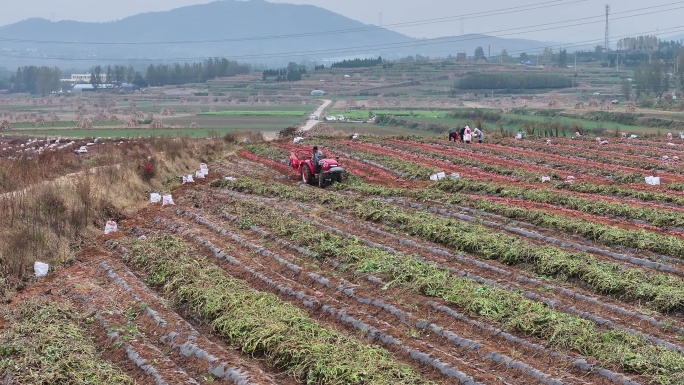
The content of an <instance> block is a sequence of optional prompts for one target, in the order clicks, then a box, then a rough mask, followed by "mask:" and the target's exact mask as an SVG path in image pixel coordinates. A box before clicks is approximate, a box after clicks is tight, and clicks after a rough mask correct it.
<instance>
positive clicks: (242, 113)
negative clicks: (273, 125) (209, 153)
mask: <svg viewBox="0 0 684 385" xmlns="http://www.w3.org/2000/svg"><path fill="white" fill-rule="evenodd" d="M309 113H310V111H302V110H298V111H284V110H225V111H215V112H202V113H201V114H200V115H209V116H305V115H306V114H309Z"/></svg>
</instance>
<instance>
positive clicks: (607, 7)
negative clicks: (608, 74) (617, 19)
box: [603, 4, 610, 53]
mask: <svg viewBox="0 0 684 385" xmlns="http://www.w3.org/2000/svg"><path fill="white" fill-rule="evenodd" d="M609 13H610V4H606V40H605V42H604V43H603V49H604V50H605V51H606V53H608V50H609V49H610V46H609V44H610V43H609V41H610V40H609V38H608V36H609V34H608V14H609Z"/></svg>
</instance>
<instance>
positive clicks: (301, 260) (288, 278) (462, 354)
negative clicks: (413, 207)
mask: <svg viewBox="0 0 684 385" xmlns="http://www.w3.org/2000/svg"><path fill="white" fill-rule="evenodd" d="M193 211H197V210H193ZM198 213H199V214H200V215H201V216H202V217H203V218H205V219H207V220H210V221H211V222H213V223H217V224H221V227H222V228H225V229H227V230H228V231H231V232H235V233H237V232H239V233H240V234H239V235H240V236H241V237H242V238H243V239H245V240H246V241H249V242H252V243H254V244H258V245H260V246H262V247H263V248H265V249H267V250H270V251H272V252H274V253H277V254H278V255H279V256H281V257H282V258H284V259H285V260H287V261H288V262H290V263H294V264H297V265H298V266H300V267H303V268H304V269H305V270H304V271H303V272H301V273H295V272H293V271H292V270H290V269H288V268H287V267H286V266H285V265H283V264H281V263H279V262H277V261H275V260H274V259H270V258H268V257H262V256H256V255H255V254H254V253H253V250H251V249H249V248H246V247H245V246H243V245H241V244H239V243H236V242H234V241H232V240H231V239H230V238H229V237H225V236H220V235H219V234H217V233H216V232H214V231H213V230H211V229H209V228H206V227H198V226H201V225H198V224H197V223H195V222H193V221H192V220H190V219H188V218H184V217H181V216H178V215H176V216H171V215H169V213H165V217H166V218H168V219H169V220H170V221H172V222H174V223H176V224H178V225H183V226H184V227H185V228H186V229H187V230H186V232H185V233H184V235H185V236H186V239H192V238H188V235H189V234H194V235H195V236H199V237H201V238H203V239H206V240H208V241H210V242H211V243H212V244H213V245H215V246H217V247H219V248H221V249H223V250H227V253H228V254H229V255H231V256H232V257H234V258H236V259H238V260H239V261H240V262H241V263H243V264H244V265H246V266H249V267H250V268H252V269H254V270H256V271H258V272H260V273H262V274H264V275H266V276H268V277H269V278H271V279H272V280H274V281H276V282H278V283H279V284H284V285H287V286H289V287H292V288H294V289H295V290H300V291H303V292H305V293H307V294H308V295H310V296H311V297H316V298H317V299H318V300H320V301H322V302H324V303H326V304H328V305H330V306H333V307H336V308H338V309H342V310H343V311H344V312H345V313H347V314H349V315H352V316H354V317H356V318H357V319H360V320H362V321H364V322H366V323H368V324H370V325H373V326H375V327H377V328H379V329H381V330H383V331H384V332H386V333H388V334H390V335H392V336H395V337H397V338H400V339H402V340H403V342H404V344H405V345H407V346H410V347H411V348H414V349H417V350H421V351H423V352H427V353H429V354H431V355H432V356H433V357H435V358H439V359H440V360H441V361H443V362H447V363H450V364H451V365H452V366H453V367H455V368H457V369H458V370H461V371H463V372H465V373H466V374H468V375H470V376H471V377H473V378H474V379H475V380H477V381H480V382H482V383H486V384H530V383H537V381H535V380H534V379H532V378H530V377H529V376H524V375H523V374H522V373H521V372H519V371H516V370H512V369H507V368H505V367H501V366H500V365H498V364H494V363H491V362H487V361H486V360H483V359H482V355H484V354H486V353H489V352H503V353H509V352H511V351H515V352H516V355H520V356H521V357H526V358H525V359H523V361H525V362H526V363H528V364H529V365H530V366H532V367H534V368H536V369H537V370H540V371H543V372H545V373H549V374H552V375H553V377H554V378H559V379H563V380H564V381H568V382H570V383H576V384H581V383H589V382H587V381H586V380H585V379H584V378H583V377H584V376H586V374H585V373H580V372H578V371H573V370H572V369H571V368H564V367H563V365H560V366H559V365H558V362H556V361H555V360H554V359H552V358H551V357H535V358H534V359H529V357H532V356H533V355H536V354H538V353H537V352H530V351H525V348H524V347H520V346H515V345H512V344H510V343H507V342H506V341H499V340H496V339H493V340H490V341H488V339H490V338H491V337H490V336H488V335H482V333H481V332H480V331H479V330H477V329H475V328H474V327H473V326H472V325H469V324H466V323H463V322H459V321H457V320H454V319H453V318H449V317H447V316H445V315H443V314H440V313H436V312H434V310H433V309H431V307H430V306H428V305H427V301H426V299H425V297H421V296H418V295H415V294H413V293H410V292H407V291H405V290H401V289H394V288H392V289H389V290H381V289H380V288H379V287H378V286H377V285H374V284H372V283H370V282H368V281H366V280H364V279H362V278H355V277H353V276H352V275H351V274H348V273H347V274H340V273H338V272H337V271H336V270H334V268H333V267H332V266H331V265H330V264H316V265H315V266H313V265H312V262H313V261H311V260H308V259H307V258H306V257H304V256H302V255H294V254H292V253H290V252H289V251H288V250H285V249H284V248H282V247H280V246H278V245H270V242H264V239H263V236H261V235H260V234H256V233H253V232H250V231H240V230H237V229H236V228H234V227H231V226H229V224H228V223H226V221H225V220H223V219H221V218H218V217H216V216H214V215H211V214H210V213H209V212H208V210H200V211H198ZM217 263H218V262H217ZM220 265H221V267H222V268H224V269H225V270H226V271H227V272H228V273H229V274H230V275H231V276H235V277H239V278H241V279H244V280H246V281H248V282H250V284H251V285H252V286H253V287H255V288H257V289H259V290H262V291H272V290H273V289H272V288H271V287H269V286H266V285H264V284H263V283H261V282H260V281H257V280H255V279H254V278H253V277H252V276H251V275H249V274H246V273H245V272H244V271H243V270H241V269H237V268H236V267H235V266H233V265H231V264H229V263H225V262H224V263H220ZM311 272H315V273H316V274H319V275H322V276H324V277H325V278H328V279H330V281H331V284H332V285H333V286H335V285H336V284H341V285H342V286H343V287H353V288H354V290H355V292H356V293H358V295H359V296H361V297H364V298H372V299H379V300H382V301H384V302H386V303H390V304H392V305H393V306H395V307H398V308H401V309H403V310H404V311H407V312H410V313H412V314H414V315H425V314H430V316H429V321H430V322H432V323H435V324H436V325H439V326H443V327H448V329H449V330H451V331H453V332H455V333H457V334H458V335H459V336H461V337H463V338H469V339H473V340H475V341H481V342H482V343H483V345H484V346H483V347H481V348H480V349H478V350H477V351H470V350H468V349H464V348H459V347H458V346H455V345H454V344H453V343H450V342H448V341H445V340H444V339H443V338H441V337H439V336H436V335H435V334H432V333H429V332H425V331H421V330H418V329H416V328H414V327H410V326H408V325H405V324H403V323H402V322H400V321H399V320H398V319H397V318H396V317H395V316H393V315H392V314H390V313H389V312H387V311H383V310H382V309H379V308H378V307H376V306H371V305H365V304H361V303H359V302H358V301H356V300H355V299H353V298H350V297H348V296H346V295H344V294H343V293H341V292H340V291H338V290H335V289H333V288H329V287H326V286H323V285H321V284H320V283H317V282H316V281H314V280H312V279H311V278H310V277H309V276H308V275H307V273H311ZM281 297H282V298H283V299H284V300H286V301H292V299H291V298H288V297H286V296H282V295H281ZM396 298H401V301H400V302H398V301H396ZM295 304H297V303H296V302H295ZM297 305H298V306H299V307H301V308H302V309H304V310H307V311H308V313H309V314H310V315H311V316H312V317H314V318H317V319H319V320H320V321H321V322H324V323H332V324H333V325H335V326H336V327H338V328H344V329H347V330H348V332H349V333H350V334H356V335H358V331H356V330H353V329H349V328H348V326H347V325H345V324H341V323H340V322H339V321H337V320H336V319H333V318H332V317H330V316H329V315H327V314H325V313H323V314H321V312H320V311H312V310H310V309H308V308H306V307H304V306H301V304H297ZM413 321H414V322H415V321H416V319H414V320H413ZM447 325H448V326H447ZM388 348H390V349H391V347H388ZM394 353H395V356H396V357H398V358H399V359H402V360H404V361H407V362H409V363H411V364H413V365H415V362H413V361H412V360H411V359H410V358H409V357H406V356H405V355H404V354H402V353H401V352H397V351H396V350H394ZM425 374H426V375H429V376H430V377H433V378H434V379H435V380H440V381H444V378H440V377H438V376H435V375H434V374H431V373H429V372H426V373H425ZM494 374H495V375H494ZM592 377H593V376H592ZM597 380H598V381H592V382H591V383H603V382H601V379H597Z"/></svg>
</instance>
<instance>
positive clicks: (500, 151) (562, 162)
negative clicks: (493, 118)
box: [364, 137, 644, 183]
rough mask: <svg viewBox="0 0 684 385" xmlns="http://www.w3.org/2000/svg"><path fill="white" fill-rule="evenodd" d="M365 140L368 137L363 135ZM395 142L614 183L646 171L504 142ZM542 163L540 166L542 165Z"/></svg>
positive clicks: (633, 178)
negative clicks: (572, 159)
mask: <svg viewBox="0 0 684 385" xmlns="http://www.w3.org/2000/svg"><path fill="white" fill-rule="evenodd" d="M364 139H367V138H365V137H364ZM367 140H380V141H381V139H375V138H368V139H367ZM392 142H393V143H394V142H396V143H402V144H405V145H407V146H410V145H412V144H416V143H421V144H423V145H430V146H434V147H437V148H441V149H444V150H448V151H452V152H455V153H457V154H460V153H471V154H473V155H475V156H479V155H481V154H486V155H488V156H491V157H496V158H498V159H506V160H509V161H516V162H519V163H522V165H520V167H523V168H525V167H528V165H535V166H537V167H545V168H548V169H549V171H548V174H551V175H553V172H558V171H564V172H567V173H571V174H572V175H573V176H576V175H591V176H593V177H595V178H605V177H610V179H611V180H612V181H613V182H618V183H634V182H643V180H644V174H643V173H640V172H625V171H622V170H619V169H615V168H614V167H611V166H610V165H605V164H597V163H588V162H582V163H576V162H568V158H567V157H565V156H563V157H561V156H554V155H549V154H542V153H539V152H536V151H532V150H521V149H517V148H514V147H506V146H505V145H494V144H489V143H487V144H484V145H481V146H480V145H478V146H477V147H473V148H470V147H463V146H459V147H453V146H451V147H450V146H446V145H444V141H443V140H434V139H426V138H411V139H410V141H409V140H394V141H392ZM540 165H541V166H540Z"/></svg>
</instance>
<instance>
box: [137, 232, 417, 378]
mask: <svg viewBox="0 0 684 385" xmlns="http://www.w3.org/2000/svg"><path fill="white" fill-rule="evenodd" d="M197 254H198V253H197V252H196V251H195V250H193V249H192V248H190V247H188V246H187V245H186V244H185V243H183V242H182V241H181V240H180V239H178V238H175V237H172V236H149V237H147V238H146V239H139V240H136V241H133V242H132V244H131V245H130V253H129V254H128V256H127V259H128V261H129V262H130V263H133V264H135V265H136V266H137V267H139V268H141V269H143V270H145V271H146V272H147V273H148V275H149V279H148V281H149V283H150V284H152V285H155V286H157V287H159V289H160V290H163V291H164V293H165V294H166V295H167V296H169V297H171V298H173V299H174V300H175V301H176V302H177V303H178V304H179V305H182V306H185V307H187V308H188V309H190V310H191V311H192V312H193V313H194V314H197V315H198V316H200V317H202V318H204V319H206V320H208V321H209V323H210V325H211V328H212V329H213V331H214V332H215V333H216V334H217V335H219V336H221V337H223V338H225V339H226V340H227V341H229V342H230V343H231V344H234V345H235V346H239V347H240V349H241V350H242V351H243V352H245V353H247V354H251V355H258V356H263V357H265V358H266V359H267V360H268V361H269V362H270V363H271V364H273V365H274V366H276V367H278V368H280V369H285V370H287V371H288V372H289V373H291V374H292V375H293V376H295V377H296V378H300V379H301V380H302V381H304V382H306V383H326V384H343V383H344V384H361V383H363V384H419V383H426V381H424V380H422V379H420V377H419V376H418V375H417V374H416V373H415V372H413V371H412V370H411V369H410V367H408V366H407V365H405V364H400V363H397V362H395V361H394V360H393V359H392V357H391V355H390V354H389V353H388V352H387V351H386V350H384V349H382V348H379V347H372V346H368V345H365V344H362V343H360V342H359V341H357V340H355V339H353V338H350V337H347V336H345V335H343V334H341V333H339V332H337V331H334V330H332V329H329V328H325V327H323V326H321V325H319V324H318V322H316V321H314V320H312V319H310V318H309V317H308V316H307V315H306V313H304V312H303V311H302V310H300V309H298V308H296V307H294V306H292V305H290V304H288V303H286V302H283V301H281V300H280V299H279V298H278V297H277V296H275V295H272V294H267V293H263V292H258V291H255V290H254V289H252V288H251V287H250V286H249V285H247V284H246V283H245V282H244V281H241V280H237V279H234V278H230V277H228V276H227V275H226V274H225V273H224V272H223V270H222V269H221V268H219V267H217V266H215V265H213V264H211V263H209V262H208V261H207V260H206V259H204V258H198V257H197Z"/></svg>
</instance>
